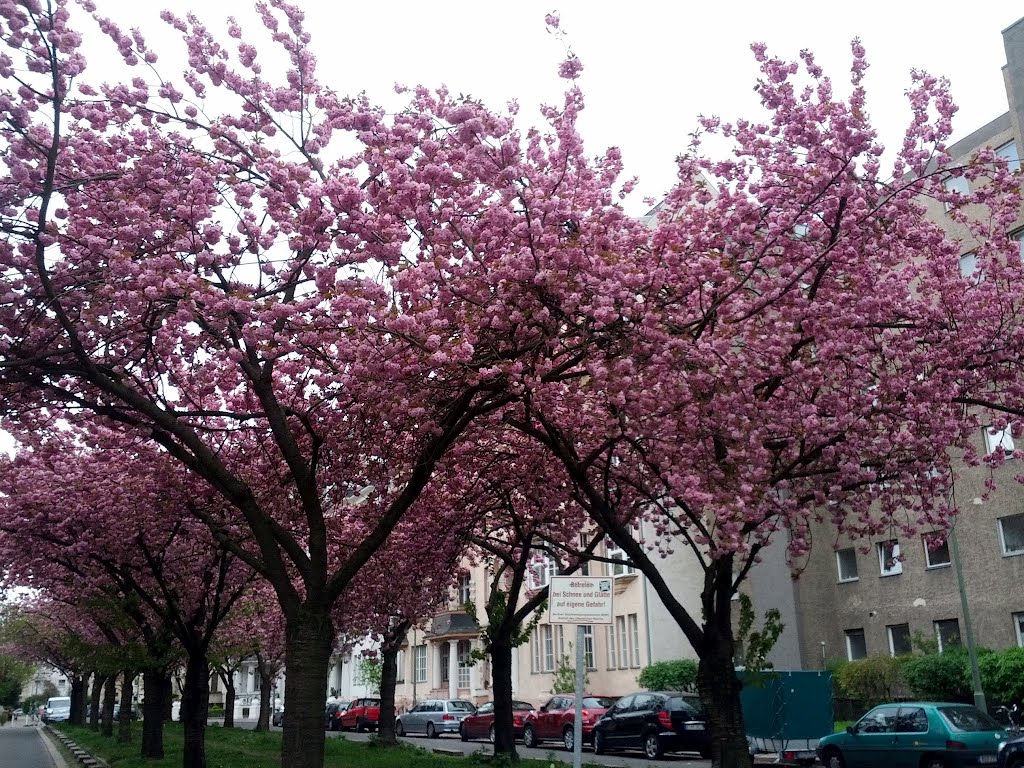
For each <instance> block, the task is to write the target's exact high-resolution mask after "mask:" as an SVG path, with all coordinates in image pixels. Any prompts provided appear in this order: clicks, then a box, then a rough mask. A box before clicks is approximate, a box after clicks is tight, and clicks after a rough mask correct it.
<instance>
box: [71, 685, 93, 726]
mask: <svg viewBox="0 0 1024 768" xmlns="http://www.w3.org/2000/svg"><path fill="white" fill-rule="evenodd" d="M88 680H89V676H88V675H78V674H76V675H73V676H72V678H71V714H70V715H69V716H68V717H69V719H70V720H71V722H72V723H73V724H75V725H85V691H86V684H87V683H88Z"/></svg>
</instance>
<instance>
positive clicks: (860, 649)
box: [843, 628, 868, 661]
mask: <svg viewBox="0 0 1024 768" xmlns="http://www.w3.org/2000/svg"><path fill="white" fill-rule="evenodd" d="M843 634H845V635H846V658H847V660H849V661H856V660H857V659H863V658H864V657H866V656H867V655H868V644H867V640H866V639H865V638H864V629H863V628H858V629H847V630H846V631H845V632H844V633H843Z"/></svg>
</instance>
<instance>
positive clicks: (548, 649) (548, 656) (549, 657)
mask: <svg viewBox="0 0 1024 768" xmlns="http://www.w3.org/2000/svg"><path fill="white" fill-rule="evenodd" d="M540 637H541V642H542V643H543V646H544V659H543V661H544V667H543V671H544V672H553V671H554V669H555V633H554V628H553V627H552V626H551V625H550V624H541V625H540Z"/></svg>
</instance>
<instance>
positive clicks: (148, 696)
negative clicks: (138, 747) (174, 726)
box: [142, 669, 166, 760]
mask: <svg viewBox="0 0 1024 768" xmlns="http://www.w3.org/2000/svg"><path fill="white" fill-rule="evenodd" d="M165 677H166V673H165V672H164V670H162V669H147V670H146V671H145V672H144V673H143V674H142V686H143V688H144V689H145V693H144V694H143V695H144V698H143V699H142V757H144V758H151V759H153V760H162V759H163V756H164V695H163V694H164V690H165V689H164V678H165Z"/></svg>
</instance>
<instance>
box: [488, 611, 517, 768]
mask: <svg viewBox="0 0 1024 768" xmlns="http://www.w3.org/2000/svg"><path fill="white" fill-rule="evenodd" d="M495 634H496V635H499V636H497V637H495V636H492V637H491V638H490V654H491V687H492V692H493V694H494V754H495V755H500V754H505V755H509V756H510V757H511V759H512V760H517V759H518V758H519V755H518V753H517V752H516V740H515V736H513V735H512V642H511V638H509V637H506V636H504V634H505V633H502V632H500V631H498V632H496V633H495Z"/></svg>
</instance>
